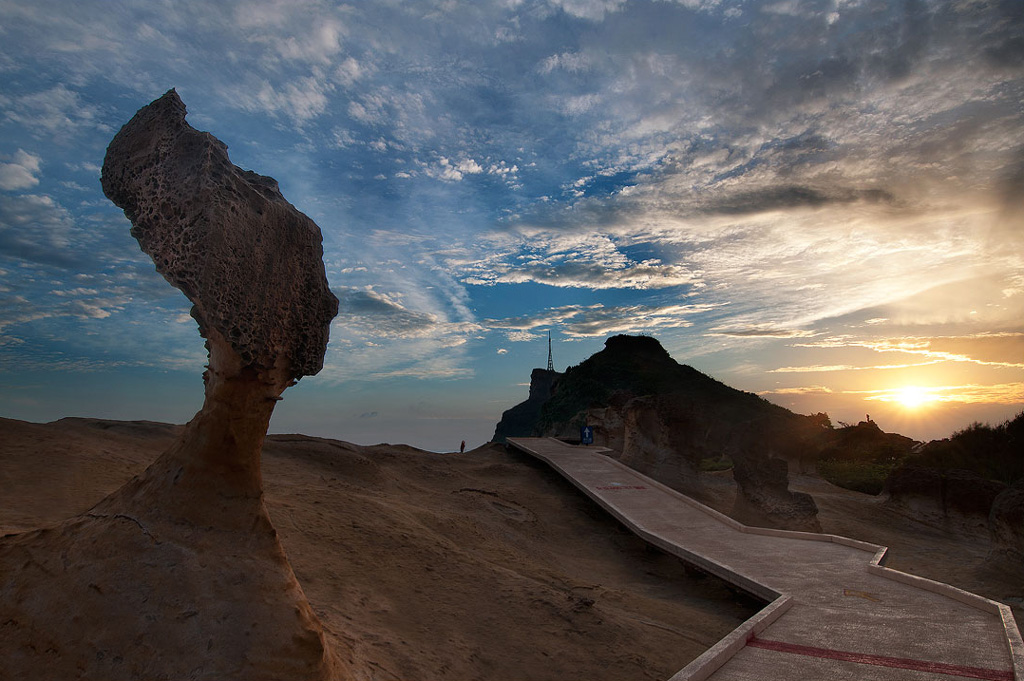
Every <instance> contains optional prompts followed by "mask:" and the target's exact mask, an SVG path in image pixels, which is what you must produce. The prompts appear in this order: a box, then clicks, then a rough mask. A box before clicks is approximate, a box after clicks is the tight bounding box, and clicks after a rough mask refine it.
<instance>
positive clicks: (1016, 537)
mask: <svg viewBox="0 0 1024 681" xmlns="http://www.w3.org/2000/svg"><path fill="white" fill-rule="evenodd" d="M988 524H989V531H990V532H991V533H992V543H993V544H994V546H995V549H996V551H998V552H1001V553H1005V554H1007V555H1008V556H1009V557H1010V558H1012V559H1014V560H1017V561H1021V560H1024V478H1021V479H1020V480H1018V481H1017V482H1015V483H1014V484H1013V485H1012V486H1011V487H1007V488H1006V489H1004V490H1003V491H1002V492H1000V493H999V495H998V496H996V498H995V499H994V500H993V501H992V508H991V509H990V511H989V518H988Z"/></svg>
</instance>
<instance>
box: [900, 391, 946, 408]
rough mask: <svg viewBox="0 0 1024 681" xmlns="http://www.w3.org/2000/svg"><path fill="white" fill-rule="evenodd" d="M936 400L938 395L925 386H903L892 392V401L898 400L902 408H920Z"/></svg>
mask: <svg viewBox="0 0 1024 681" xmlns="http://www.w3.org/2000/svg"><path fill="white" fill-rule="evenodd" d="M937 400H938V397H937V396H936V395H935V394H934V393H932V392H931V391H930V390H928V389H927V388H920V387H917V386H913V385H908V386H905V387H903V388H900V389H899V390H896V391H894V393H893V401H895V402H899V403H900V405H902V406H903V408H904V409H921V408H922V407H925V406H927V405H929V404H930V403H932V402H935V401H937Z"/></svg>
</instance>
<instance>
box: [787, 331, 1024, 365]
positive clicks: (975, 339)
mask: <svg viewBox="0 0 1024 681" xmlns="http://www.w3.org/2000/svg"><path fill="white" fill-rule="evenodd" d="M794 347H802V348H819V349H826V348H827V349H845V348H865V349H868V350H872V351H874V352H878V353H900V354H907V355H920V356H923V357H928V358H929V359H931V360H933V361H934V362H966V363H971V364H977V365H980V366H993V367H1005V368H1009V369H1024V362H1021V361H1013V360H1014V359H1017V360H1019V359H1020V358H1021V357H1024V333H1010V332H1002V333H999V332H993V333H979V334H973V335H969V336H945V337H938V338H919V337H904V338H884V339H878V340H870V339H856V338H853V337H849V336H845V337H835V338H826V339H823V340H820V341H812V342H808V343H795V344H794ZM940 348H947V349H940ZM953 349H956V350H957V351H955V352H954V351H952V350H953ZM968 353H969V354H968ZM971 355H976V356H971ZM978 355H980V356H978ZM1002 358H1005V359H1002ZM908 366H913V365H908ZM872 368H878V367H872Z"/></svg>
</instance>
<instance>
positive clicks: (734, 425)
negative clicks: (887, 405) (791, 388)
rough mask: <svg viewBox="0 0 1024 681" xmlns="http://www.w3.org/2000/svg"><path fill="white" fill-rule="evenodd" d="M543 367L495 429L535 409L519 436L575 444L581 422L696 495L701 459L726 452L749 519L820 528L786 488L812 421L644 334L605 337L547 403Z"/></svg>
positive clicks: (601, 440)
mask: <svg viewBox="0 0 1024 681" xmlns="http://www.w3.org/2000/svg"><path fill="white" fill-rule="evenodd" d="M542 371H543V370H541V369H537V370H534V376H533V379H534V380H533V383H532V384H531V390H530V400H528V401H527V402H524V403H522V404H520V405H517V406H516V407H514V408H513V409H510V410H509V411H507V412H505V414H504V415H503V416H502V423H500V424H499V425H498V433H503V432H504V431H503V428H504V427H505V425H506V424H507V423H508V417H509V415H510V414H514V415H516V417H517V418H518V419H520V420H524V419H525V418H526V417H528V416H529V415H534V416H532V419H533V421H532V424H527V423H525V422H524V423H520V424H519V426H518V427H519V428H520V432H519V433H516V434H522V435H537V436H549V437H558V438H563V439H567V440H572V439H577V438H579V428H580V426H581V425H584V424H586V425H588V426H591V427H592V428H593V429H594V444H597V445H601V446H605V447H608V448H609V449H611V450H613V453H612V456H619V457H620V458H621V460H622V461H623V462H624V463H626V464H628V465H630V466H632V467H633V468H636V469H637V470H639V471H641V472H642V473H645V474H646V475H650V476H651V477H653V478H655V479H657V480H659V481H660V482H663V483H665V484H667V485H669V486H671V487H674V488H676V489H678V490H680V491H682V492H685V493H688V494H694V495H696V496H698V498H699V496H700V490H701V483H700V479H699V475H698V472H697V471H698V470H699V466H700V463H701V460H702V459H705V458H720V457H723V456H725V457H729V458H731V459H732V461H733V462H734V464H735V472H736V476H735V477H736V481H737V483H738V485H739V491H740V493H741V494H740V495H738V497H739V498H740V500H741V501H740V503H739V504H738V508H737V511H738V512H740V513H741V514H742V516H743V520H744V521H745V522H748V523H755V524H761V525H768V526H771V527H784V528H788V529H800V530H816V529H818V527H819V526H818V520H817V506H816V505H815V503H814V500H813V499H812V498H811V497H810V496H808V495H806V494H801V493H795V492H791V491H790V490H789V489H788V484H787V483H788V476H787V467H788V463H787V461H789V460H793V459H794V458H795V457H798V456H799V453H800V452H802V451H803V450H804V447H803V443H804V440H805V439H806V431H808V430H809V429H810V430H812V431H813V430H814V428H815V426H814V425H813V424H812V423H811V418H810V417H805V416H799V415H797V414H793V413H792V412H790V411H788V410H786V409H783V408H782V407H779V406H776V405H773V404H770V403H768V402H766V401H765V400H763V399H761V398H759V397H758V396H756V395H752V394H750V393H745V392H742V391H739V390H735V389H733V388H730V387H729V386H727V385H724V384H723V383H720V382H718V381H716V380H714V379H712V378H711V377H709V376H706V375H704V374H702V373H701V372H699V371H697V370H696V369H694V368H693V367H689V366H686V365H681V364H679V363H677V362H676V361H675V360H674V359H672V357H671V356H670V355H669V354H668V352H666V351H665V349H664V348H663V347H662V346H661V344H660V343H659V342H658V341H657V340H656V339H654V338H651V337H649V336H625V335H621V336H613V337H611V338H609V339H608V340H607V341H605V348H604V350H602V351H601V352H598V353H597V354H595V355H593V356H591V357H590V358H588V359H587V360H585V361H584V362H582V363H581V364H579V365H578V366H575V367H569V369H567V370H566V372H565V373H564V374H562V375H560V376H559V378H558V380H557V382H555V383H554V384H553V386H552V389H551V391H550V395H549V396H547V397H544V399H543V401H541V400H540V399H539V398H540V397H541V396H542V391H540V390H535V389H534V387H533V386H534V385H535V384H536V383H537V375H538V373H540V372H542ZM517 423H518V422H517ZM498 433H496V435H497V434H498ZM504 434H505V435H509V434H510V433H508V432H504ZM780 476H781V477H780Z"/></svg>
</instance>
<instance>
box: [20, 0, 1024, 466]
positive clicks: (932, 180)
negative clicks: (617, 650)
mask: <svg viewBox="0 0 1024 681" xmlns="http://www.w3.org/2000/svg"><path fill="white" fill-rule="evenodd" d="M172 87H173V88H176V89H177V92H178V94H179V95H180V96H181V98H182V100H183V101H184V102H185V104H186V106H187V107H188V119H187V120H188V122H189V123H190V124H191V125H192V126H193V127H195V128H197V129H199V130H205V131H209V132H211V133H213V134H214V135H215V136H217V137H218V138H220V139H221V140H223V141H224V142H225V143H226V144H227V145H228V147H229V154H230V156H231V160H232V162H233V163H235V164H236V165H238V166H240V167H243V168H246V169H251V170H255V171H256V172H259V173H261V174H263V175H270V176H272V177H274V178H276V179H277V180H278V182H279V183H280V187H281V191H282V193H283V194H284V196H285V197H286V198H287V199H288V200H289V201H290V202H291V203H292V204H294V205H295V206H296V207H297V208H299V209H300V210H301V211H303V212H304V213H306V214H307V215H309V216H310V217H311V218H313V219H314V220H315V221H316V222H317V224H318V225H319V226H320V228H321V230H322V231H323V235H324V261H325V264H326V270H327V276H328V279H329V281H330V284H331V287H332V289H333V291H334V292H335V294H336V295H337V296H338V298H339V300H340V301H341V308H340V314H339V315H338V317H337V318H336V319H335V320H334V322H333V324H332V328H331V340H330V345H329V347H328V350H327V356H326V359H325V365H324V369H323V371H322V372H321V373H320V374H318V375H317V376H311V377H306V378H304V379H303V380H302V381H301V382H300V383H299V384H298V385H297V386H295V387H293V388H291V389H289V390H288V391H287V392H286V393H285V395H284V397H285V399H284V401H283V402H281V403H279V405H278V407H277V410H276V412H275V415H274V418H273V421H272V423H271V431H272V432H302V433H306V434H309V435H318V436H325V437H334V438H339V439H343V440H347V441H351V442H356V443H360V444H373V443H378V442H391V443H396V442H404V443H409V444H412V445H415V446H419V447H423V448H426V449H432V450H435V451H452V450H455V449H456V448H458V446H459V443H460V441H461V440H466V442H467V445H468V446H469V447H473V446H476V445H478V444H480V443H483V442H485V441H487V440H488V439H490V436H491V434H492V433H493V430H494V425H495V424H496V422H497V421H498V420H499V419H500V417H501V413H502V411H504V410H505V409H508V408H509V407H511V406H513V405H514V404H516V403H518V402H520V401H522V400H524V399H525V398H526V396H527V392H528V387H527V386H528V383H529V376H530V371H531V369H532V368H534V367H543V366H545V365H546V362H547V334H548V332H549V331H550V333H551V336H552V338H553V353H554V361H555V366H556V368H557V369H559V370H564V369H565V367H566V366H568V365H575V364H578V363H580V362H581V361H583V360H584V359H586V358H587V357H588V356H590V355H591V354H593V353H594V352H597V351H598V350H600V349H601V348H602V347H603V342H604V340H605V339H606V338H607V337H608V336H610V335H614V334H618V333H633V334H635V333H645V334H649V335H653V336H655V337H657V338H658V339H659V340H660V341H661V342H662V344H663V345H664V346H665V348H666V349H667V350H668V351H669V352H670V353H671V355H672V356H673V357H674V358H675V359H676V360H677V361H679V362H681V363H684V364H689V365H691V366H693V367H695V368H697V369H699V370H700V371H703V372H704V373H706V374H709V375H711V376H713V377H714V378H716V379H718V380H720V381H723V382H725V383H727V384H729V385H731V386H733V387H735V388H739V389H742V390H746V391H750V392H755V393H757V394H760V395H762V396H763V397H765V398H766V399H768V400H770V401H772V402H775V403H777V404H781V405H783V406H785V407H788V408H790V409H793V410H794V411H797V412H798V413H815V412H821V411H824V412H827V413H828V414H829V415H830V416H831V418H832V421H833V423H837V424H838V423H840V422H846V423H856V422H857V421H859V420H861V419H863V418H864V417H865V415H867V414H870V415H871V418H872V419H873V420H874V421H875V422H876V423H878V425H879V426H880V427H881V428H882V429H883V430H887V431H891V432H900V433H903V434H905V435H908V436H911V437H914V438H916V439H922V440H926V439H931V438H940V437H945V436H948V435H949V434H950V433H952V432H953V431H954V430H957V429H960V428H963V427H965V426H967V425H968V424H970V423H971V422H974V421H983V422H989V423H993V424H994V423H999V422H1001V421H1003V420H1005V419H1008V418H1011V417H1012V416H1014V415H1015V414H1016V413H1018V412H1020V411H1021V410H1022V409H1024V104H1022V102H1024V3H1021V2H1020V1H1019V0H1007V1H1005V2H1000V1H996V0H992V1H989V0H958V1H955V2H930V1H926V0H908V1H905V2H888V1H886V2H879V1H875V0H864V1H860V0H821V1H819V0H779V1H771V0H769V1H767V2H728V1H726V0H466V1H462V0H415V1H408V2H403V1H401V0H379V1H376V2H353V3H351V4H341V3H336V2H329V1H321V0H258V1H252V2H237V1H231V0H219V1H218V2H208V1H202V2H200V1H197V0H180V1H177V2H169V1H161V2H155V1H153V0H138V1H117V0H102V1H100V0H81V1H78V2H73V3H72V2H67V1H54V0H0V416H4V417H9V418H18V419H24V420H31V421H50V420H54V419H57V418H60V417H63V416H91V417H103V418H118V419H145V420H154V421H171V422H178V423H183V422H185V421H187V420H188V419H189V418H191V416H192V415H193V414H194V413H195V412H196V411H198V409H199V408H200V406H201V405H202V381H201V374H202V370H203V364H204V362H205V350H204V348H203V341H202V339H201V338H200V337H199V335H198V332H197V329H196V325H195V323H194V321H193V320H192V319H191V318H190V317H189V316H188V310H189V307H190V305H189V303H188V301H187V300H186V299H185V297H184V295H182V294H181V293H180V292H178V291H177V290H176V289H174V288H172V287H171V286H170V285H168V284H167V283H166V282H165V281H164V280H163V279H162V278H161V277H160V276H159V275H158V274H157V273H156V271H155V269H154V266H153V264H152V262H151V261H150V260H149V259H148V258H147V257H146V256H145V255H144V254H143V253H142V252H141V251H140V250H139V248H138V244H137V243H136V242H135V241H134V239H133V238H132V237H131V236H130V234H129V227H130V224H129V222H128V220H127V219H126V218H125V217H124V214H123V213H122V212H121V211H120V210H119V209H118V208H116V207H115V206H114V205H113V204H112V203H111V202H110V201H109V200H107V199H106V198H105V197H104V195H103V193H102V191H101V189H100V183H99V174H100V166H101V164H102V161H103V155H104V152H105V149H106V146H107V144H108V143H109V142H110V140H111V138H112V137H113V136H114V134H115V133H116V132H117V130H118V129H119V128H120V126H121V125H123V124H124V123H126V122H127V121H128V120H129V119H130V118H131V116H132V115H134V113H135V112H136V111H137V110H138V109H139V108H141V107H142V106H145V105H146V104H148V103H149V102H150V101H152V100H153V99H155V98H157V97H159V96H160V95H162V94H163V93H164V92H166V91H167V90H168V89H170V88H172Z"/></svg>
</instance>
